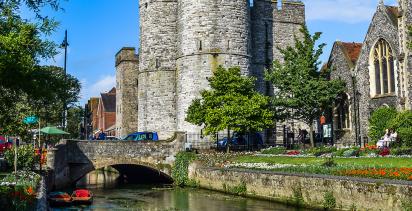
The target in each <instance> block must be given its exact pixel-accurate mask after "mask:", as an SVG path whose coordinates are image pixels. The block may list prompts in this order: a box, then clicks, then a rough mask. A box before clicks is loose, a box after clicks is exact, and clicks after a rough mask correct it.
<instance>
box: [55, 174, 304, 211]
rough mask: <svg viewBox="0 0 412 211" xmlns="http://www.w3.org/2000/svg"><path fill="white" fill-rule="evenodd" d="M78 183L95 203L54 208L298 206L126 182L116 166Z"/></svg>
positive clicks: (261, 209) (258, 209) (254, 209)
mask: <svg viewBox="0 0 412 211" xmlns="http://www.w3.org/2000/svg"><path fill="white" fill-rule="evenodd" d="M106 170H107V169H106ZM76 186H77V187H79V188H80V187H85V188H88V189H90V190H91V191H92V192H93V193H94V201H93V204H92V205H89V206H85V205H81V206H71V207H65V208H52V210H54V211H60V210H96V211H106V210H156V211H157V210H159V211H172V210H173V211H175V210H176V211H177V210H179V211H180V210H182V211H185V210H191V211H192V210H193V211H206V210H212V211H215V210H216V211H217V210H219V211H226V210H227V211H232V210H250V211H266V210H280V211H286V210H288V211H289V210H297V209H296V208H293V207H288V206H285V205H283V204H278V203H274V202H269V201H264V200H257V199H250V198H245V197H240V196H233V195H228V194H223V193H219V192H214V191H208V190H202V189H194V188H172V187H171V186H170V185H169V186H167V185H148V184H131V183H125V179H124V178H122V176H120V175H119V174H118V173H117V172H116V171H113V170H112V169H109V171H103V170H98V171H94V172H92V173H90V174H88V175H86V176H85V177H84V178H82V179H81V180H80V181H79V182H78V183H77V184H76ZM67 191H70V190H67ZM299 210H302V209H299Z"/></svg>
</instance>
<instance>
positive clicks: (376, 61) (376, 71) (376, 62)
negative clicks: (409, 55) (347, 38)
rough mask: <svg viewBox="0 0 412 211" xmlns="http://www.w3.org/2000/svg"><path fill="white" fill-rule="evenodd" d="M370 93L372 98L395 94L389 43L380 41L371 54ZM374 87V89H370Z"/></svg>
mask: <svg viewBox="0 0 412 211" xmlns="http://www.w3.org/2000/svg"><path fill="white" fill-rule="evenodd" d="M371 60H372V62H373V74H372V75H371V92H372V95H374V96H379V95H384V94H390V93H395V66H394V58H393V51H392V49H391V47H390V45H389V43H388V42H387V41H386V40H384V39H380V40H379V41H378V42H377V43H376V45H375V47H374V48H373V52H372V59H371ZM372 87H374V88H372Z"/></svg>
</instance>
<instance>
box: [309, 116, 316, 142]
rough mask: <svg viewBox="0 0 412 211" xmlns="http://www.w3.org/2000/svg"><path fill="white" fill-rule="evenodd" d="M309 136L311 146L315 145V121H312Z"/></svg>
mask: <svg viewBox="0 0 412 211" xmlns="http://www.w3.org/2000/svg"><path fill="white" fill-rule="evenodd" d="M309 138H310V145H311V147H312V148H313V147H315V140H314V139H313V121H311V122H310V129H309Z"/></svg>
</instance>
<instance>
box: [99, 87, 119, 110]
mask: <svg viewBox="0 0 412 211" xmlns="http://www.w3.org/2000/svg"><path fill="white" fill-rule="evenodd" d="M101 96H102V103H103V107H104V110H105V112H116V89H115V88H113V89H112V90H110V92H108V93H101Z"/></svg>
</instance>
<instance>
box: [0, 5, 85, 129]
mask: <svg viewBox="0 0 412 211" xmlns="http://www.w3.org/2000/svg"><path fill="white" fill-rule="evenodd" d="M58 2H59V0H7V1H5V0H0V93H1V94H0V132H2V133H7V134H14V135H16V134H21V133H22V132H23V131H25V130H26V128H25V127H27V126H26V125H23V124H22V122H21V121H22V119H23V117H25V116H27V115H33V114H36V115H38V116H39V117H41V118H42V119H43V120H45V121H46V122H49V121H50V122H55V121H56V119H58V117H57V116H59V115H61V112H62V110H63V104H62V102H64V100H67V101H66V102H69V103H72V102H74V101H77V98H78V94H79V89H80V83H79V82H78V80H77V79H75V78H74V77H72V76H69V75H68V76H65V75H64V74H63V72H62V71H61V68H60V69H59V68H56V67H42V66H40V65H39V62H40V60H41V59H47V58H52V57H53V56H54V55H56V46H57V45H56V44H55V43H53V42H51V41H48V40H46V39H45V38H44V37H47V35H50V34H51V33H52V32H53V30H54V29H55V27H56V26H57V23H56V22H55V21H54V20H52V19H50V18H47V17H43V16H41V15H40V11H41V9H42V8H44V7H46V6H50V7H51V8H53V9H55V10H58V9H59V5H58ZM23 5H25V6H26V8H29V9H30V10H31V11H33V12H34V13H35V14H36V17H37V19H35V21H33V22H29V21H28V20H26V19H23V18H22V17H21V16H20V14H19V10H20V8H21V7H22V6H23ZM57 114H58V115H57Z"/></svg>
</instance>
